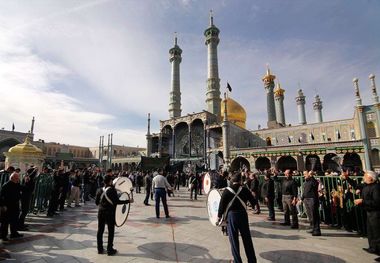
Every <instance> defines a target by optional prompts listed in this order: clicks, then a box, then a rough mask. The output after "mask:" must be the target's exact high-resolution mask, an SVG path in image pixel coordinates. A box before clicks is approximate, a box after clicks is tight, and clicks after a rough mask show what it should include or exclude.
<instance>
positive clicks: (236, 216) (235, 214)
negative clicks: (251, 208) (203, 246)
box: [227, 211, 257, 263]
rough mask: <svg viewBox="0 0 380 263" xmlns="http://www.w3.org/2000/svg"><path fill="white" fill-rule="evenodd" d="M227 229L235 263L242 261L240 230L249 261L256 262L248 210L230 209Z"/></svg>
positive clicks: (250, 262) (249, 262)
mask: <svg viewBox="0 0 380 263" xmlns="http://www.w3.org/2000/svg"><path fill="white" fill-rule="evenodd" d="M227 222H228V223H227V231H228V238H229V240H230V244H231V251H232V256H233V257H234V263H242V262H243V261H242V259H241V257H240V249H239V232H240V235H241V239H242V240H243V245H244V250H245V254H246V256H247V262H248V263H256V262H257V260H256V255H255V249H254V248H253V243H252V237H251V232H250V230H249V225H248V215H247V212H246V211H229V212H228V215H227Z"/></svg>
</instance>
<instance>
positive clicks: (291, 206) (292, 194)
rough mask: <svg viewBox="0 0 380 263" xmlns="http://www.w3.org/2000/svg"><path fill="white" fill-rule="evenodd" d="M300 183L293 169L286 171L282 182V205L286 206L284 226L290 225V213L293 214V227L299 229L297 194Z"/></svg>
mask: <svg viewBox="0 0 380 263" xmlns="http://www.w3.org/2000/svg"><path fill="white" fill-rule="evenodd" d="M297 187H298V184H297V182H296V181H295V180H294V179H293V177H292V171H291V170H289V169H288V170H286V171H285V179H284V181H283V182H282V206H283V208H284V218H285V220H284V222H283V223H281V225H283V226H290V214H291V215H292V226H291V228H292V229H298V227H299V226H298V216H297V209H296V204H297V195H298V189H297Z"/></svg>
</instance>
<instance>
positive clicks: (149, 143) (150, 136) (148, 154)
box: [146, 113, 152, 157]
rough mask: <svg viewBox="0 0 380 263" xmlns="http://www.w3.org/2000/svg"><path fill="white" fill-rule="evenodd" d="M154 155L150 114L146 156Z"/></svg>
mask: <svg viewBox="0 0 380 263" xmlns="http://www.w3.org/2000/svg"><path fill="white" fill-rule="evenodd" d="M151 155H152V135H151V134H150V113H148V132H147V133H146V156H147V157H150V156H151Z"/></svg>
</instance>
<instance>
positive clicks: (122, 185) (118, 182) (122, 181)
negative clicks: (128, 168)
mask: <svg viewBox="0 0 380 263" xmlns="http://www.w3.org/2000/svg"><path fill="white" fill-rule="evenodd" d="M113 185H114V186H115V189H116V190H117V191H119V192H122V193H128V194H131V191H132V190H133V184H132V181H131V180H130V179H129V178H128V177H118V178H115V179H114V180H113Z"/></svg>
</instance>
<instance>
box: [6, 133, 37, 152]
mask: <svg viewBox="0 0 380 263" xmlns="http://www.w3.org/2000/svg"><path fill="white" fill-rule="evenodd" d="M8 152H9V153H13V154H28V155H42V154H43V152H42V150H41V149H40V148H38V147H37V146H35V145H33V144H31V143H30V139H29V137H28V136H26V138H25V141H24V142H23V143H20V144H17V145H15V146H13V147H12V148H10V149H9V150H8Z"/></svg>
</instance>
